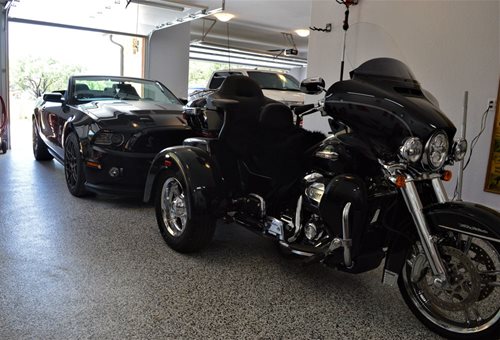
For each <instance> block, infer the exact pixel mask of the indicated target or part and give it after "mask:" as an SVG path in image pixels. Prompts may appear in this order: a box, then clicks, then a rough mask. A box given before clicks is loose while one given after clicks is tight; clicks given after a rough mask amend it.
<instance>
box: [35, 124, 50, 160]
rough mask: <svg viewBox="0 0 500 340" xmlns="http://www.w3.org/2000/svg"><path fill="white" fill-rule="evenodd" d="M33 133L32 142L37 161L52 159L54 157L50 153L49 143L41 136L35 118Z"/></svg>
mask: <svg viewBox="0 0 500 340" xmlns="http://www.w3.org/2000/svg"><path fill="white" fill-rule="evenodd" d="M32 130H33V134H32V142H33V155H34V156H35V159H36V160H37V161H50V160H51V159H52V158H54V157H52V155H51V154H50V153H49V150H48V148H47V145H46V144H45V142H44V141H43V140H42V138H40V134H39V132H38V129H37V127H36V123H35V120H34V119H33V129H32Z"/></svg>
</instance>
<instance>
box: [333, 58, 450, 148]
mask: <svg viewBox="0 0 500 340" xmlns="http://www.w3.org/2000/svg"><path fill="white" fill-rule="evenodd" d="M379 65H383V67H382V68H381V69H382V71H379V72H378V74H375V73H376V72H375V71H374V70H375V69H377V67H378V66H379ZM391 68H396V69H397V70H399V71H394V72H389V71H387V70H391ZM401 70H403V71H404V70H406V71H405V72H403V71H401ZM384 72H385V74H384ZM410 75H411V71H410V70H409V69H408V68H407V67H406V65H404V64H403V63H401V62H400V61H398V60H395V59H389V58H378V59H374V60H370V61H368V62H366V63H365V64H363V65H361V66H360V67H359V68H358V69H356V70H354V71H353V72H352V76H353V79H351V80H346V81H340V82H337V83H335V84H333V85H332V86H331V87H330V88H329V89H328V92H327V94H326V101H325V106H326V107H327V111H328V112H329V113H330V115H331V116H332V117H333V118H335V119H338V120H339V121H341V122H342V123H344V124H346V125H348V126H349V127H351V128H352V129H353V131H354V132H357V133H360V134H362V135H364V136H366V137H367V138H369V139H371V140H372V141H374V142H375V143H374V147H377V144H381V145H378V146H379V150H377V153H379V154H380V153H381V152H383V151H387V152H391V153H394V152H395V151H397V150H396V149H395V148H396V147H399V146H400V145H401V141H402V140H403V139H404V138H406V137H408V136H416V137H419V138H420V139H421V140H422V141H423V142H425V141H426V140H427V139H428V138H429V136H430V135H431V134H432V133H433V132H434V131H436V130H444V131H445V132H446V134H447V135H448V139H449V140H452V139H453V136H454V135H455V132H456V128H455V127H454V126H453V123H452V122H451V121H450V120H449V119H448V118H447V117H446V116H445V115H444V113H443V112H441V110H440V109H439V108H438V107H437V106H436V105H435V104H433V103H432V101H431V100H429V99H428V98H427V97H428V96H426V94H425V91H424V90H423V89H422V88H421V87H420V84H419V83H418V82H417V81H416V80H414V79H413V78H412V76H410ZM377 142H378V143H377Z"/></svg>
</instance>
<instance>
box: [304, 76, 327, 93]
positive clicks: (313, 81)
mask: <svg viewBox="0 0 500 340" xmlns="http://www.w3.org/2000/svg"><path fill="white" fill-rule="evenodd" d="M324 90H325V80H324V79H323V78H320V77H316V78H306V79H304V80H302V82H301V83H300V91H301V92H303V93H305V94H312V95H315V94H320V93H321V92H323V91H324Z"/></svg>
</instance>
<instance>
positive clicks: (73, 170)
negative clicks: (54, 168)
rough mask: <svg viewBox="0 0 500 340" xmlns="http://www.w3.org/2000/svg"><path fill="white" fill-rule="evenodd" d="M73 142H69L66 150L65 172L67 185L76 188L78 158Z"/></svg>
mask: <svg viewBox="0 0 500 340" xmlns="http://www.w3.org/2000/svg"><path fill="white" fill-rule="evenodd" d="M77 152H78V150H76V148H75V144H74V143H73V141H71V140H68V142H67V144H66V148H65V150H64V170H65V171H64V172H65V174H66V181H67V183H68V184H69V185H70V186H72V187H74V186H75V185H76V184H77V182H78V157H77Z"/></svg>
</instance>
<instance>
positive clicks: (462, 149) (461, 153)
mask: <svg viewBox="0 0 500 340" xmlns="http://www.w3.org/2000/svg"><path fill="white" fill-rule="evenodd" d="M466 153H467V141H466V140H465V139H464V138H459V139H457V140H455V143H453V148H452V155H453V160H454V161H455V162H459V161H461V160H462V159H464V158H465V154H466Z"/></svg>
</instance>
